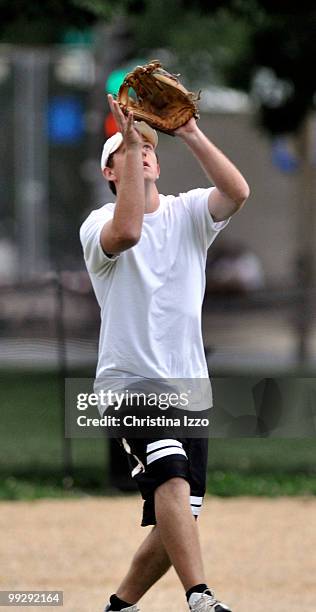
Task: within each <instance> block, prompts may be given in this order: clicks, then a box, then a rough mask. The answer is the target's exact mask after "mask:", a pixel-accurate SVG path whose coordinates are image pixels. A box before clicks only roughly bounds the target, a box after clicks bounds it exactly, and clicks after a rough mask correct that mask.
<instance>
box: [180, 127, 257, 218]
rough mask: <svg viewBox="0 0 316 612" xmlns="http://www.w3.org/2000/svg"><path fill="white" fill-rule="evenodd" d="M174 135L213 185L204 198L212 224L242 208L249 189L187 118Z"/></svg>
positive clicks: (224, 157)
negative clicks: (206, 200) (181, 141)
mask: <svg viewBox="0 0 316 612" xmlns="http://www.w3.org/2000/svg"><path fill="white" fill-rule="evenodd" d="M175 134H176V135H177V136H179V137H180V138H182V140H183V141H184V142H185V143H186V144H187V145H188V147H189V148H190V149H191V151H192V153H193V154H194V155H195V157H196V158H197V160H198V162H199V163H200V165H201V166H202V168H203V170H204V172H205V174H206V176H207V177H208V178H209V179H210V180H211V181H212V183H213V184H214V185H215V189H213V190H212V192H211V193H210V196H209V199H208V207H209V211H210V214H211V215H212V217H213V219H214V221H224V220H225V219H228V218H229V217H231V215H233V214H234V213H236V212H237V211H238V210H240V209H241V208H242V206H243V205H244V203H245V202H246V200H247V198H248V197H249V193H250V190H249V186H248V183H247V182H246V180H245V179H244V177H243V176H242V174H241V173H240V172H239V170H237V168H236V166H234V164H233V163H232V162H231V161H230V160H229V159H228V158H227V157H226V155H224V153H222V151H220V150H219V149H218V148H217V147H216V146H215V145H214V144H213V143H212V142H210V140H209V139H208V138H207V137H206V136H205V134H203V132H202V131H201V130H200V129H199V128H198V126H197V124H196V121H195V119H193V118H192V119H190V121H188V123H186V124H185V125H184V126H182V127H181V128H178V129H177V130H175Z"/></svg>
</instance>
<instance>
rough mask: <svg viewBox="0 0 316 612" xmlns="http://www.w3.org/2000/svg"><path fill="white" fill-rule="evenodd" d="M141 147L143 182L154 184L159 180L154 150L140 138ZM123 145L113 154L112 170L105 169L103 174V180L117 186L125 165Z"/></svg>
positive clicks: (146, 141) (147, 142)
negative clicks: (141, 141)
mask: <svg viewBox="0 0 316 612" xmlns="http://www.w3.org/2000/svg"><path fill="white" fill-rule="evenodd" d="M142 140H143V146H142V157H143V172H144V180H145V181H151V182H156V180H157V179H158V178H159V174H160V167H159V163H158V160H157V157H156V153H155V149H154V147H153V145H152V144H151V143H150V142H149V141H148V140H146V139H145V138H144V137H143V136H142ZM124 154H125V144H124V143H122V144H121V146H120V147H119V149H118V150H117V151H115V153H114V154H113V165H112V168H108V167H107V168H105V170H104V174H105V178H106V179H107V180H109V181H113V182H114V183H116V184H117V185H118V184H119V182H120V179H121V176H122V171H123V168H124V163H125V157H124Z"/></svg>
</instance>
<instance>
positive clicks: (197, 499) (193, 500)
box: [190, 495, 203, 506]
mask: <svg viewBox="0 0 316 612" xmlns="http://www.w3.org/2000/svg"><path fill="white" fill-rule="evenodd" d="M202 503H203V497H196V495H190V504H193V505H194V506H202Z"/></svg>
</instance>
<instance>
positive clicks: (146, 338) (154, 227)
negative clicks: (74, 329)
mask: <svg viewBox="0 0 316 612" xmlns="http://www.w3.org/2000/svg"><path fill="white" fill-rule="evenodd" d="M211 189H212V188H210V189H193V190H192V191H189V192H187V193H181V194H180V195H179V196H177V197H175V196H173V195H169V196H164V195H160V196H159V197H160V205H159V208H158V209H157V210H156V211H155V212H153V213H147V214H145V215H144V220H143V226H142V233H141V238H140V240H139V242H138V243H137V244H136V245H135V246H134V247H132V248H130V249H128V250H126V251H124V252H122V253H121V254H120V255H118V256H114V257H111V258H110V257H108V256H107V255H105V253H104V252H103V250H102V247H101V244H100V232H101V229H102V227H103V225H104V223H106V222H107V221H109V220H110V219H111V218H112V216H113V211H114V209H115V204H113V203H111V204H106V205H105V206H102V207H101V208H99V209H97V210H94V211H92V212H91V214H90V215H89V216H88V218H87V219H86V220H85V222H84V223H83V225H82V226H81V229H80V238H81V242H82V246H83V251H84V258H85V262H86V266H87V269H88V272H89V275H90V278H91V282H92V285H93V288H94V291H95V294H96V297H97V300H98V303H99V305H100V309H101V330H100V339H99V358H98V366H97V374H96V380H97V381H98V380H99V379H103V378H104V377H105V376H107V375H110V376H115V377H130V376H138V377H145V378H163V379H169V378H174V379H179V378H187V379H193V378H208V369H207V364H206V359H205V354H204V347H203V340H202V331H201V308H202V301H203V297H204V291H205V264H206V256H207V249H208V247H209V246H210V245H211V244H212V242H213V241H214V240H215V238H216V236H217V235H218V233H219V232H220V230H222V229H223V228H224V227H225V226H226V225H227V223H228V220H226V221H222V222H219V223H215V222H214V221H213V219H212V217H211V215H210V213H209V210H208V196H209V194H210V192H211Z"/></svg>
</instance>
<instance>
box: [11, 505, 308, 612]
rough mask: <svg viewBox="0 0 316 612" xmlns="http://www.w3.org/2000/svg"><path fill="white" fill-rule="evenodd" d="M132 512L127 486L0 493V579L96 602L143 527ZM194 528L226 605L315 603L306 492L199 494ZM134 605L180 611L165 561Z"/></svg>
mask: <svg viewBox="0 0 316 612" xmlns="http://www.w3.org/2000/svg"><path fill="white" fill-rule="evenodd" d="M140 512H141V500H139V499H138V497H134V496H132V497H125V498H122V497H120V498H101V499H100V498H98V499H95V498H84V499H79V500H66V501H65V500H41V501H35V502H2V503H1V505H0V532H1V545H0V546H1V549H0V567H1V570H0V571H1V577H0V589H2V590H8V589H27V590H36V589H42V590H43V589H51V590H57V589H58V590H63V591H64V607H63V608H60V609H64V610H65V611H67V612H103V605H104V602H105V600H106V596H107V595H108V594H109V593H111V592H113V591H114V590H115V587H116V586H117V584H118V582H119V580H120V577H121V576H122V575H123V573H124V572H125V571H126V569H127V567H128V564H129V560H130V558H131V556H132V554H133V551H134V550H135V548H136V546H137V545H138V544H139V543H140V542H141V540H142V539H143V537H144V536H145V534H146V533H147V532H148V528H147V529H144V528H141V527H140V526H139V516H140ZM200 530H201V542H202V547H203V553H204V559H205V566H206V570H207V576H208V580H209V584H210V586H213V587H214V588H215V589H216V593H217V595H218V597H219V598H222V599H223V600H224V601H226V602H227V603H229V604H231V606H232V609H233V611H234V612H250V610H251V612H267V611H270V610H277V612H302V610H308V611H309V612H313V611H316V499H315V498H308V497H307V498H291V499H290V498H280V499H258V498H237V499H225V500H223V499H218V498H212V497H208V498H207V500H206V503H205V506H204V509H203V512H202V514H201V517H200ZM140 608H141V610H142V612H148V611H149V610H150V611H151V612H162V611H164V612H165V611H168V612H182V611H183V612H185V611H186V609H187V607H186V604H185V600H184V597H183V592H182V588H181V586H180V584H179V582H178V579H177V577H176V574H175V572H174V570H170V572H169V573H168V574H167V575H166V576H165V577H164V578H163V579H162V580H161V581H160V582H159V583H157V584H156V585H155V587H153V589H152V590H151V591H150V592H149V593H148V594H147V595H145V596H144V598H143V600H142V601H141V602H140ZM11 609H12V607H10V608H9V607H2V608H1V610H11ZM15 609H21V610H22V608H21V607H19V608H17V607H15ZM23 609H25V608H23ZM38 609H39V608H38V607H34V606H33V607H28V608H27V610H38ZM40 609H44V608H42V607H41V608H40ZM45 609H47V608H45ZM54 609H55V608H54Z"/></svg>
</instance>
